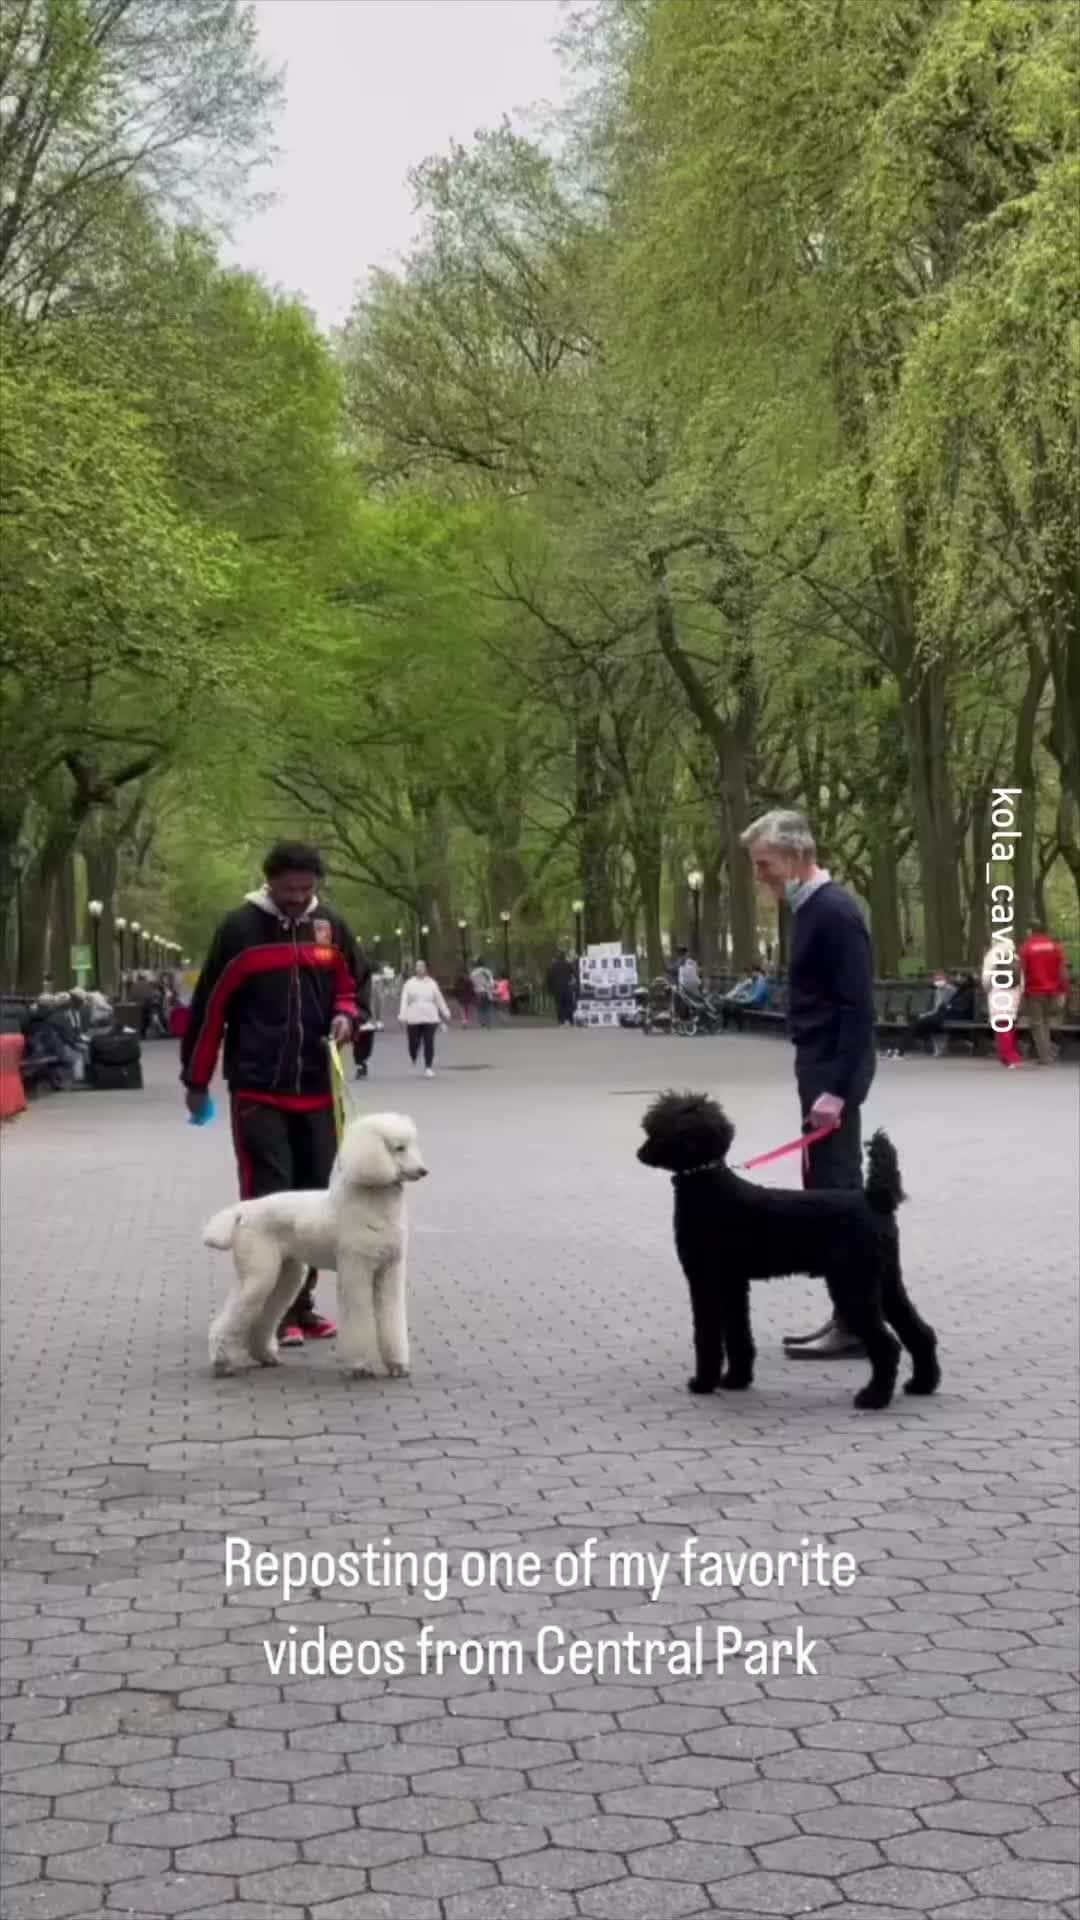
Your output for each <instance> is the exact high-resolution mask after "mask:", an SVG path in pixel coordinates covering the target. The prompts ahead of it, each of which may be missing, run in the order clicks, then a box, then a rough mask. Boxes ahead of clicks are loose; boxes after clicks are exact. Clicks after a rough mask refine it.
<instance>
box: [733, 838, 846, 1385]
mask: <svg viewBox="0 0 1080 1920" xmlns="http://www.w3.org/2000/svg"><path fill="white" fill-rule="evenodd" d="M742 844H743V846H744V847H746V848H747V849H748V850H749V853H750V858H751V860H752V862H753V866H754V873H755V875H756V877H757V879H758V880H759V881H760V883H761V884H762V886H764V887H765V888H767V890H768V891H769V892H770V893H771V894H772V895H773V897H774V898H775V899H778V900H780V899H783V900H786V901H787V903H788V905H789V906H790V908H791V912H792V927H791V952H790V956H789V961H788V1029H789V1032H790V1034H791V1038H792V1040H793V1041H794V1043H795V1084H796V1087H797V1089H798V1094H799V1105H800V1108H801V1110H802V1117H803V1129H804V1131H805V1132H811V1131H813V1130H814V1129H816V1128H817V1127H820V1126H822V1125H823V1124H825V1123H827V1122H830V1121H831V1122H834V1123H835V1128H834V1131H833V1132H831V1133H829V1134H828V1135H826V1137H825V1138H824V1139H823V1140H819V1141H818V1142H817V1144H816V1145H815V1146H812V1147H810V1148H809V1149H808V1151H807V1153H806V1154H805V1156H804V1172H803V1185H804V1186H805V1187H817V1188H821V1187H852V1188H855V1187H857V1188H860V1189H861V1188H862V1185H863V1166H862V1124H861V1111H860V1110H861V1108H862V1104H863V1101H864V1100H865V1099H866V1096H867V1094H868V1093H869V1091H870V1084H871V1082H872V1080H873V1078H874V1070H875V1067H876V1064H877V1062H876V1057H875V1051H874V970H873V960H872V956H871V948H870V935H869V932H868V930H867V926H866V922H865V920H864V919H863V916H862V913H861V911H860V909H859V907H858V905H857V904H856V902H855V901H854V900H853V899H852V897H851V895H850V894H849V893H845V891H844V889H843V887H838V886H837V885H836V883H835V881H833V880H832V879H830V877H829V874H828V873H827V872H826V870H825V868H824V867H819V866H818V864H817V849H816V847H815V845H814V837H813V834H812V833H811V831H810V828H809V825H808V824H807V821H806V820H805V819H804V817H803V815H802V814H801V813H793V812H789V811H787V810H783V809H780V810H776V811H774V812H772V813H767V814H764V815H763V816H762V818H761V819H760V820H755V822H754V824H753V826H751V827H748V828H747V829H746V832H745V833H744V834H743V835H742ZM784 1345H785V1346H786V1348H787V1350H788V1353H789V1355H790V1357H791V1358H792V1359H800V1360H833V1359H841V1358H844V1357H846V1356H847V1355H849V1354H858V1353H861V1352H862V1346H861V1344H860V1342H859V1341H858V1340H856V1339H855V1338H854V1337H853V1335H852V1334H851V1333H850V1332H849V1330H848V1329H847V1328H846V1327H845V1326H843V1325H842V1324H841V1322H840V1321H839V1320H838V1319H836V1318H833V1319H831V1320H829V1321H828V1322H827V1323H826V1325H825V1326H824V1327H821V1328H819V1329H818V1331H817V1332H816V1333H813V1334H808V1335H807V1336H806V1337H805V1338H801V1339H800V1338H796V1337H792V1338H790V1339H788V1340H786V1341H785V1342H784Z"/></svg>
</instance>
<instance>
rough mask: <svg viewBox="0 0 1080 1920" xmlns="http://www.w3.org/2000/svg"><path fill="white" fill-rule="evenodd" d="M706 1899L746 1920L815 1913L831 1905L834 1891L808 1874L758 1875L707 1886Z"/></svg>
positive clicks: (745, 1875) (738, 1877) (754, 1874)
mask: <svg viewBox="0 0 1080 1920" xmlns="http://www.w3.org/2000/svg"><path fill="white" fill-rule="evenodd" d="M709 1897H710V1899H711V1901H712V1904H713V1906H714V1907H717V1908H718V1909H719V1911H720V1912H721V1913H732V1914H735V1915H736V1916H737V1920H745V1916H746V1915H747V1914H753V1915H755V1916H756V1915H759V1914H783V1915H785V1916H786V1915H788V1914H793V1913H817V1912H819V1911H820V1909H821V1908H822V1907H825V1906H829V1905H830V1904H831V1903H832V1901H833V1900H834V1899H835V1889H834V1887H833V1885H832V1883H831V1882H830V1881H828V1880H821V1879H811V1878H810V1877H809V1875H808V1874H798V1873H763V1872H757V1873H743V1874H739V1875H737V1877H736V1878H735V1879H734V1880H721V1881H719V1882H718V1883H717V1884H716V1885H715V1886H710V1888H709Z"/></svg>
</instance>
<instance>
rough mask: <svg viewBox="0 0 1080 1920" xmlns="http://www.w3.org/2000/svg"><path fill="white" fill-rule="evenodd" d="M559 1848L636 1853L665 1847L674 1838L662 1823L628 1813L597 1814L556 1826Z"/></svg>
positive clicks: (554, 1830) (555, 1840) (664, 1823)
mask: <svg viewBox="0 0 1080 1920" xmlns="http://www.w3.org/2000/svg"><path fill="white" fill-rule="evenodd" d="M551 1838H552V1841H553V1843H554V1844H555V1846H557V1847H596V1848H597V1849H598V1850H601V1851H606V1852H609V1853H633V1852H634V1850H635V1849H636V1848H638V1847H652V1846H659V1845H662V1844H663V1842H664V1841H666V1840H669V1839H670V1838H671V1833H670V1829H669V1828H668V1826H667V1824H666V1822H665V1821H663V1820H644V1819H634V1818H633V1817H632V1816H630V1815H629V1814H622V1815H619V1814H612V1813H606V1814H605V1813H594V1814H590V1815H589V1816H588V1818H586V1819H584V1820H571V1821H568V1822H567V1823H566V1825H565V1826H558V1827H553V1828H552V1830H551Z"/></svg>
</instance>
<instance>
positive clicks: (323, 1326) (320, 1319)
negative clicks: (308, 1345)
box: [297, 1313, 337, 1340]
mask: <svg viewBox="0 0 1080 1920" xmlns="http://www.w3.org/2000/svg"><path fill="white" fill-rule="evenodd" d="M297 1328H298V1331H299V1334H300V1338H301V1339H302V1340H333V1339H334V1338H335V1336H336V1334H337V1328H336V1326H335V1325H334V1322H333V1321H332V1320H328V1319H327V1318H326V1315H325V1314H323V1313H305V1315H304V1317H303V1319H302V1320H300V1321H298V1322H297Z"/></svg>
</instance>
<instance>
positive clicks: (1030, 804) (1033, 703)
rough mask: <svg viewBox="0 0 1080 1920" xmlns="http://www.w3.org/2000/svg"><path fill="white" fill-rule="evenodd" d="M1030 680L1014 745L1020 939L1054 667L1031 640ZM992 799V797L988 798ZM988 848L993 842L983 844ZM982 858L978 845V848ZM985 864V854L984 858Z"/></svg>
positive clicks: (1026, 917)
mask: <svg viewBox="0 0 1080 1920" xmlns="http://www.w3.org/2000/svg"><path fill="white" fill-rule="evenodd" d="M1027 657H1028V677H1027V685H1026V686H1025V688H1024V697H1023V699H1022V700H1021V702H1020V711H1019V713H1018V714H1017V716H1016V737H1015V739H1014V742H1013V766H1012V782H1011V784H1012V785H1013V786H1014V787H1019V789H1020V792H1019V794H1018V795H1017V797H1016V826H1017V830H1018V832H1019V834H1020V838H1019V840H1014V842H1013V846H1014V847H1015V849H1016V851H1015V853H1014V855H1013V923H1014V926H1015V929H1016V939H1017V940H1018V941H1019V940H1022V939H1023V937H1024V934H1025V933H1026V931H1027V929H1028V927H1029V926H1030V925H1031V909H1032V887H1033V881H1034V873H1035V830H1036V815H1037V804H1036V803H1037V800H1038V787H1037V776H1036V772H1035V732H1036V728H1037V725H1038V720H1039V709H1040V707H1041V705H1042V698H1043V693H1044V692H1045V689H1046V682H1047V680H1048V678H1049V674H1050V668H1049V664H1048V662H1047V661H1046V660H1044V659H1043V656H1042V654H1041V652H1040V651H1039V649H1038V647H1036V646H1035V645H1034V644H1033V643H1032V642H1031V641H1030V640H1029V642H1028V650H1027ZM988 798H989V796H988ZM983 845H984V847H986V848H987V849H988V847H989V842H988V841H985V840H984V842H983ZM975 852H976V858H978V846H976V849H975ZM983 859H984V861H985V853H984V855H983Z"/></svg>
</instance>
